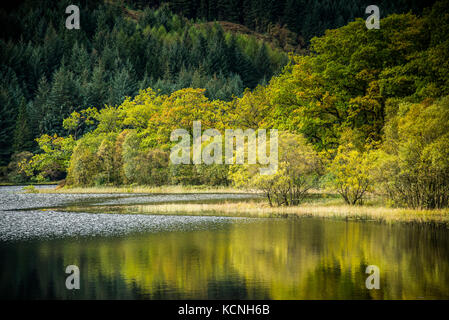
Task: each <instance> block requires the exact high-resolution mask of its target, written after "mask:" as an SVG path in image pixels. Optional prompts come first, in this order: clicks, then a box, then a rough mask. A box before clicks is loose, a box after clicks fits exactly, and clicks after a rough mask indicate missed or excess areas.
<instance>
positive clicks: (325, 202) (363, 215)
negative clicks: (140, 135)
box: [38, 186, 449, 227]
mask: <svg viewBox="0 0 449 320" xmlns="http://www.w3.org/2000/svg"><path fill="white" fill-rule="evenodd" d="M38 192H39V193H91V194H95V193H97V194H126V193H130V194H133V193H135V194H151V193H167V194H170V193H172V194H176V193H243V191H242V190H239V189H234V188H230V187H206V186H161V187H150V186H123V187H89V188H67V187H64V188H59V189H58V188H55V189H40V190H38ZM253 193H255V192H253ZM65 210H67V211H83V212H109V213H126V214H136V213H138V214H167V215H174V214H180V215H181V214H182V215H186V214H187V215H214V216H232V217H254V218H256V217H260V218H269V217H285V218H301V217H319V218H333V219H343V220H366V221H379V222H385V223H392V222H409V223H422V224H438V225H445V226H447V227H449V208H448V209H439V210H418V209H407V208H391V207H387V206H386V205H385V204H384V202H383V201H382V199H380V198H377V197H371V198H369V199H368V200H367V201H366V202H365V204H364V205H361V206H349V205H347V204H345V203H344V202H343V200H342V199H341V197H340V196H338V195H336V194H326V193H323V192H320V191H314V192H312V193H311V194H309V196H308V197H307V198H306V199H305V201H304V202H303V204H301V205H300V206H294V207H270V206H269V205H268V203H267V201H266V200H262V199H260V200H258V201H255V200H247V201H241V200H237V201H235V200H233V201H219V202H211V201H206V202H205V203H197V202H187V203H186V202H177V203H158V204H136V205H116V206H98V205H95V206H87V207H86V206H79V207H67V208H65Z"/></svg>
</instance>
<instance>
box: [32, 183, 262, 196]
mask: <svg viewBox="0 0 449 320" xmlns="http://www.w3.org/2000/svg"><path fill="white" fill-rule="evenodd" d="M39 193H78V194H79V193H97V194H114V193H258V192H256V191H242V190H239V189H235V188H232V187H222V186H219V187H211V186H179V185H174V186H160V187H153V186H120V187H111V186H101V187H74V188H69V187H63V188H54V189H40V190H39Z"/></svg>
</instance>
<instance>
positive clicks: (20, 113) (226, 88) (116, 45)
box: [0, 0, 288, 165]
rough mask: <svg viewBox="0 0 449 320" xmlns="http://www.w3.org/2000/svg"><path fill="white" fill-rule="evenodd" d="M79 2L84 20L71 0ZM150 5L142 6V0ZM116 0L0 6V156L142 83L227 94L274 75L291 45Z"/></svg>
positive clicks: (30, 147) (164, 89) (4, 158)
mask: <svg viewBox="0 0 449 320" xmlns="http://www.w3.org/2000/svg"><path fill="white" fill-rule="evenodd" d="M69 4H76V5H78V6H79V8H80V24H81V28H80V29H79V30H75V29H73V30H68V29H66V28H65V19H66V18H67V16H68V14H66V13H65V8H66V7H67V6H68V5H69ZM140 7H142V6H140ZM142 9H143V10H133V9H131V8H130V7H129V6H128V7H126V6H124V5H123V3H121V2H118V1H117V2H115V1H108V2H104V1H99V0H94V1H49V0H46V1H23V2H21V3H18V4H14V5H10V6H9V8H4V9H1V10H0V17H1V19H0V35H1V39H0V61H1V64H0V77H1V82H0V116H1V127H0V150H1V151H0V165H5V164H6V163H8V161H9V158H10V156H11V154H13V153H14V152H22V151H34V150H35V148H36V143H35V142H34V138H36V137H38V136H40V135H41V134H43V133H47V134H59V135H61V134H62V135H63V134H65V133H66V131H65V130H64V128H63V127H62V120H63V119H64V118H66V117H67V116H68V115H70V114H71V113H72V112H73V111H79V110H81V109H85V108H87V107H97V108H101V107H102V106H104V105H105V104H108V105H116V104H120V103H121V102H123V100H124V98H125V97H126V96H134V95H136V94H137V93H138V90H139V89H143V88H147V87H152V88H154V89H156V90H160V91H161V93H171V92H174V91H176V90H179V89H181V88H186V87H193V88H205V89H206V95H207V96H208V97H209V98H210V99H222V100H229V99H231V98H232V96H239V95H241V94H242V92H243V90H244V89H245V88H247V87H248V88H254V87H255V86H256V85H257V84H260V83H266V82H267V81H268V80H269V79H270V78H271V76H272V75H273V74H275V73H278V72H279V71H280V70H281V69H282V67H283V66H284V65H285V64H286V63H287V61H288V58H287V55H286V53H284V52H282V51H280V50H277V49H273V48H272V47H271V46H270V45H269V44H268V43H264V42H263V41H262V40H260V39H258V38H256V37H254V36H251V35H240V34H236V33H230V32H225V31H224V30H223V29H222V28H221V26H220V25H219V24H204V23H197V22H196V21H193V20H189V19H187V18H184V17H181V16H179V15H176V14H173V13H172V12H171V11H170V9H169V6H168V5H162V6H158V8H157V9H153V8H150V7H146V8H142Z"/></svg>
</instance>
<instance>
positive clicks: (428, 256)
mask: <svg viewBox="0 0 449 320" xmlns="http://www.w3.org/2000/svg"><path fill="white" fill-rule="evenodd" d="M42 196H48V197H49V198H51V199H45V198H43V197H42ZM184 196H185V195H184ZM58 197H59V195H56V196H50V195H42V194H38V195H33V194H26V195H23V194H20V193H19V192H18V191H17V190H16V189H11V188H9V189H5V188H4V189H0V205H1V207H0V208H1V209H2V210H0V298H3V299H21V298H26V299H30V298H31V299H236V298H238V299H448V298H449V230H447V229H443V228H435V227H429V226H416V225H406V224H394V225H386V224H380V223H375V222H355V221H336V220H324V219H315V218H304V219H246V218H219V217H193V216H190V217H189V216H157V215H123V214H91V213H67V212H58V211H54V210H52V211H42V210H28V209H31V208H32V207H33V203H36V202H38V203H39V207H42V206H43V205H51V206H55V205H58V206H62V205H64V204H67V203H70V204H71V205H73V204H74V203H76V202H77V201H86V198H85V197H86V196H66V195H61V196H60V197H59V198H58ZM96 197H97V196H96ZM105 197H106V198H107V197H109V198H108V199H104V198H101V197H98V199H97V200H96V201H99V199H101V201H112V200H114V201H119V202H120V201H121V200H120V197H119V196H112V197H110V196H105ZM148 197H150V198H151V196H148ZM229 197H231V198H232V195H229ZM212 198H214V197H212ZM141 200H142V199H140V200H139V203H142V202H145V201H141ZM129 202H130V201H129V199H128V200H124V203H129ZM149 202H151V201H149ZM14 203H15V205H16V206H18V207H20V208H24V206H25V207H26V208H27V209H26V210H25V208H24V209H23V210H19V211H13V210H12V209H13V208H12V207H13V206H14ZM25 203H26V205H25ZM68 265H77V266H78V267H79V269H80V279H81V281H80V282H81V283H80V287H81V288H80V289H79V290H67V289H66V287H65V280H66V277H67V276H68V275H67V274H65V268H66V266H68ZM368 265H376V266H378V267H379V269H380V289H379V290H375V289H373V290H368V289H367V288H366V286H365V280H366V278H367V277H368V274H366V273H365V269H366V267H367V266H368Z"/></svg>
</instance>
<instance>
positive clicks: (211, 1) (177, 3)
mask: <svg viewBox="0 0 449 320" xmlns="http://www.w3.org/2000/svg"><path fill="white" fill-rule="evenodd" d="M125 1H126V2H127V3H129V4H131V5H134V6H136V7H143V6H147V5H148V4H149V5H151V6H158V5H160V4H162V3H169V5H170V9H171V10H173V11H174V12H176V13H179V14H182V15H183V16H185V17H188V18H203V19H206V20H209V21H213V20H225V21H230V22H235V23H240V24H244V25H246V26H247V27H249V28H251V29H253V30H256V31H259V32H266V31H269V29H270V28H272V27H273V25H276V24H279V25H282V26H284V25H285V26H286V27H287V28H288V29H289V30H290V31H293V32H295V33H297V34H299V35H300V36H301V37H303V38H304V39H306V41H308V40H310V39H311V38H312V37H314V36H321V35H323V34H324V31H325V30H326V29H334V28H338V27H341V26H344V25H346V24H347V23H348V22H350V21H353V20H354V19H355V18H363V17H364V16H365V8H366V7H367V6H369V5H371V4H375V5H377V6H379V7H380V8H381V16H382V17H385V16H387V15H389V14H391V13H407V12H409V11H412V12H413V13H415V14H419V13H420V12H421V11H422V9H423V8H425V7H428V6H431V5H432V3H434V2H435V1H432V0H381V1H375V2H373V1H368V0H193V1H190V0H149V1H147V0H125Z"/></svg>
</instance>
